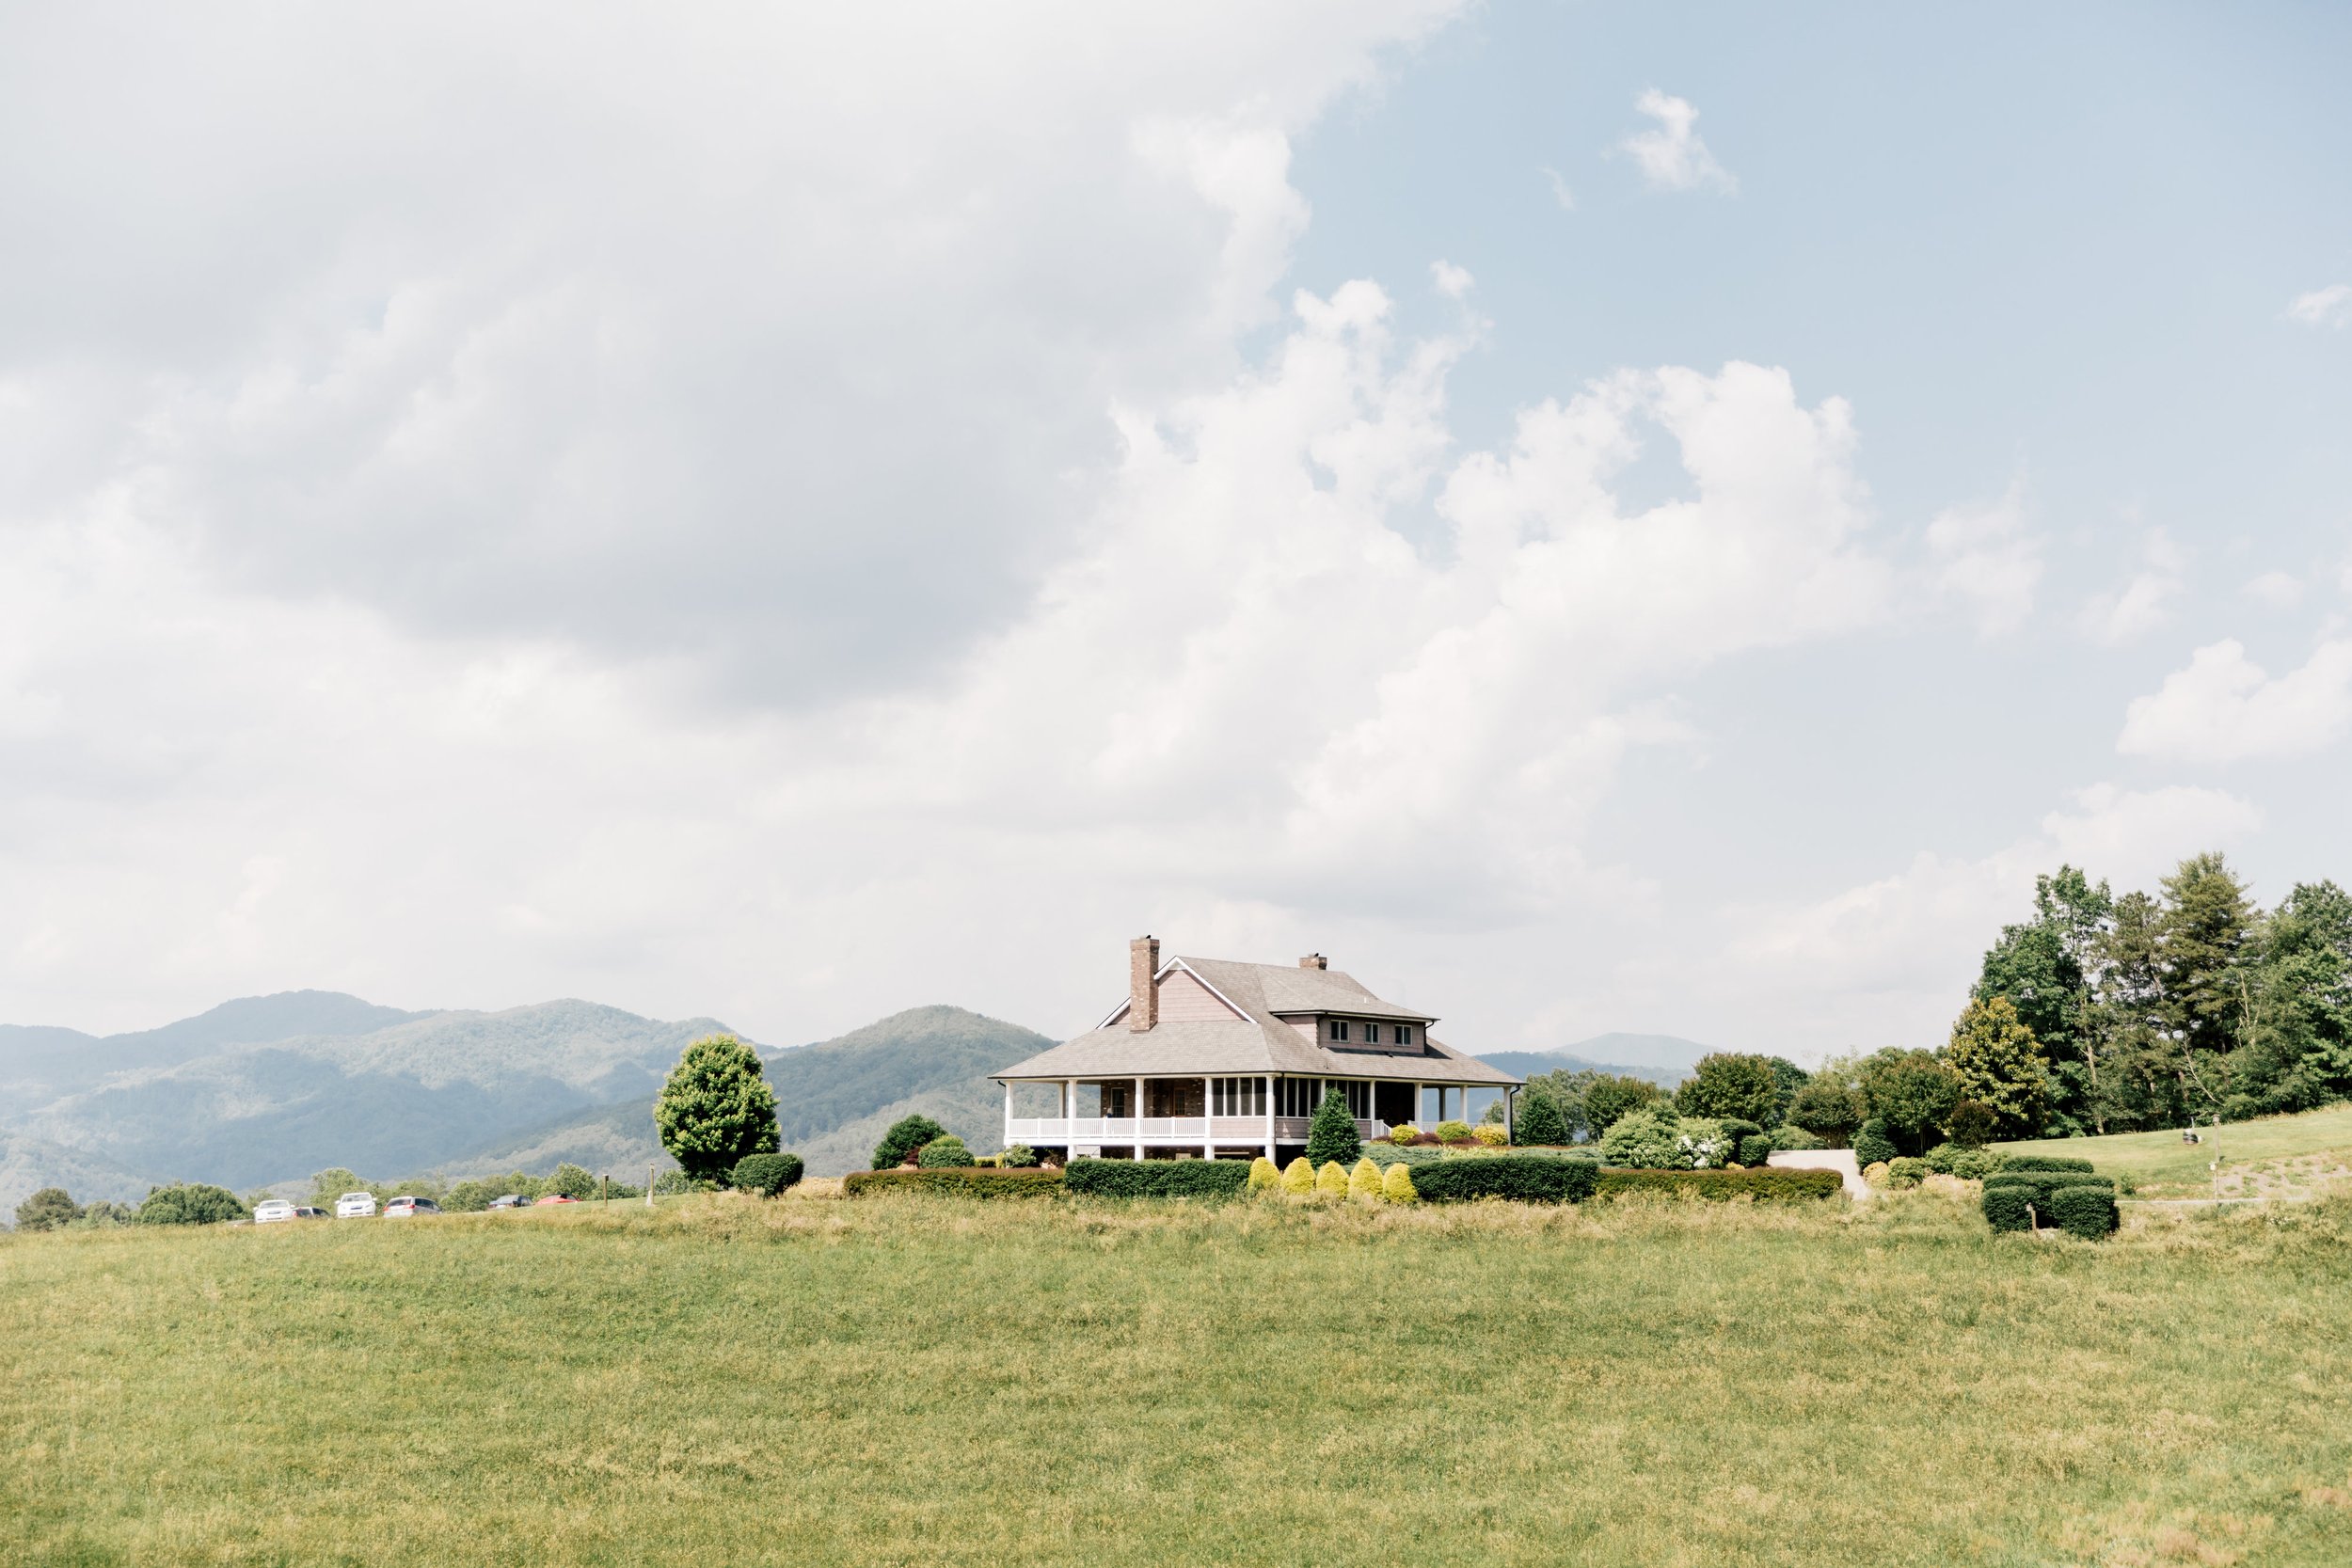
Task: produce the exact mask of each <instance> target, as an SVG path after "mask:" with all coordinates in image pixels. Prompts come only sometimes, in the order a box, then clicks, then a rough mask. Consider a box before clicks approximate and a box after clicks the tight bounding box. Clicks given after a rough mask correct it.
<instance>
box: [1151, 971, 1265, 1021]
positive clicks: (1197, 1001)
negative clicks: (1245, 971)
mask: <svg viewBox="0 0 2352 1568" xmlns="http://www.w3.org/2000/svg"><path fill="white" fill-rule="evenodd" d="M1244 1016H1245V1015H1243V1014H1241V1013H1237V1012H1235V1011H1234V1010H1233V1009H1232V1008H1231V1007H1229V1006H1226V1005H1225V1004H1224V1003H1222V1002H1219V1001H1218V1000H1217V999H1216V992H1215V991H1212V990H1209V988H1208V987H1206V986H1204V985H1202V984H1201V983H1200V981H1199V980H1198V979H1196V978H1195V977H1194V976H1192V975H1190V974H1185V973H1184V971H1183V970H1181V969H1180V970H1176V971H1175V972H1173V973H1172V974H1169V975H1168V977H1167V978H1166V979H1164V980H1162V981H1161V982H1160V1018H1161V1021H1162V1022H1168V1023H1228V1022H1232V1021H1233V1020H1235V1019H1238V1018H1242V1017H1244Z"/></svg>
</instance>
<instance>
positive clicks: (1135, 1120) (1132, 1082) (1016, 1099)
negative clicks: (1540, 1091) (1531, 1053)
mask: <svg viewBox="0 0 2352 1568" xmlns="http://www.w3.org/2000/svg"><path fill="white" fill-rule="evenodd" d="M1334 1089H1336V1090H1338V1091H1339V1093H1340V1094H1341V1095H1342V1096H1343V1098H1344V1099H1345V1100H1346V1101H1347V1108H1348V1111H1349V1112H1350V1114H1351V1115H1352V1116H1353V1117H1354V1118H1355V1122H1356V1133H1357V1136H1359V1137H1360V1138H1380V1137H1386V1136H1387V1135H1388V1133H1389V1130H1390V1129H1391V1127H1395V1126H1401V1125H1403V1124H1405V1123H1406V1122H1412V1123H1415V1124H1417V1125H1420V1126H1422V1127H1429V1126H1434V1125H1435V1124H1437V1123H1438V1122H1440V1121H1447V1120H1462V1121H1467V1120H1469V1119H1470V1109H1471V1107H1470V1104H1469V1094H1470V1089H1469V1086H1467V1085H1460V1084H1428V1083H1413V1082H1406V1081H1401V1080H1388V1079H1353V1078H1322V1077H1316V1078H1308V1077H1298V1076H1291V1075H1286V1074H1280V1073H1253V1074H1248V1075H1242V1076H1234V1075H1204V1076H1199V1077H1194V1076H1184V1077H1166V1076H1158V1077H1154V1076H1140V1077H1132V1078H1067V1079H1057V1080H1051V1079H1049V1080H1036V1079H1030V1080H1014V1079H1008V1080H1006V1081H1005V1144H1006V1147H1008V1148H1009V1147H1011V1146H1012V1145H1014V1144H1027V1145H1029V1146H1030V1147H1031V1148H1058V1149H1061V1150H1062V1151H1063V1152H1064V1154H1065V1155H1066V1156H1077V1155H1108V1156H1112V1157H1117V1156H1120V1155H1126V1156H1128V1157H1130V1158H1133V1159H1137V1160H1142V1159H1147V1158H1151V1157H1152V1156H1154V1155H1157V1156H1160V1157H1163V1158H1166V1157H1168V1156H1173V1155H1184V1154H1190V1155H1197V1156H1200V1157H1203V1158H1208V1159H1215V1158H1216V1157H1217V1156H1218V1155H1221V1154H1222V1155H1238V1156H1247V1155H1252V1154H1263V1155H1264V1156H1265V1157H1266V1158H1267V1159H1269V1160H1271V1159H1275V1158H1277V1157H1278V1151H1279V1150H1280V1149H1281V1148H1286V1147H1287V1148H1298V1147H1303V1146H1304V1145H1305V1144H1306V1142H1307V1132H1308V1125H1309V1123H1310V1122H1311V1120H1312V1118H1313V1116H1314V1110H1315V1107H1316V1106H1317V1105H1319V1104H1321V1103H1322V1101H1323V1097H1324V1095H1325V1094H1326V1093H1327V1092H1328V1091H1330V1090H1334ZM1496 1092H1497V1091H1494V1090H1491V1089H1490V1090H1488V1091H1487V1096H1486V1098H1488V1099H1492V1098H1494V1097H1495V1095H1496ZM1478 1109H1479V1110H1480V1111H1481V1112H1483V1111H1484V1109H1485V1106H1484V1105H1483V1104H1481V1105H1480V1106H1479V1107H1478Z"/></svg>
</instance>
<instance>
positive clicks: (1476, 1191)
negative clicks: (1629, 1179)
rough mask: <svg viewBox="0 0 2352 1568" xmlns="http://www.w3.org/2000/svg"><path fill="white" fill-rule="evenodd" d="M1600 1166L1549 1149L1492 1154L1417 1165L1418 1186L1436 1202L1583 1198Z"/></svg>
mask: <svg viewBox="0 0 2352 1568" xmlns="http://www.w3.org/2000/svg"><path fill="white" fill-rule="evenodd" d="M1599 1174H1600V1167H1599V1166H1598V1165H1597V1164H1594V1163H1593V1162H1592V1161H1590V1160H1561V1159H1556V1158H1553V1157H1552V1156H1549V1155H1544V1154H1490V1155H1486V1156H1483V1157H1481V1158H1479V1159H1475V1160H1440V1161H1437V1162H1436V1163H1434V1164H1417V1165H1414V1166H1413V1167H1412V1177H1411V1180H1412V1183H1413V1188H1414V1190H1415V1191H1416V1192H1417V1193H1419V1194H1420V1195H1421V1196H1422V1197H1423V1198H1425V1199H1427V1200H1428V1201H1429V1202H1432V1203H1464V1202H1468V1201H1470V1199H1473V1198H1481V1197H1500V1198H1509V1199H1513V1200H1515V1201H1518V1202H1520V1203H1579V1202H1581V1201H1582V1200H1583V1199H1585V1198H1586V1197H1589V1196H1592V1192H1593V1183H1594V1180H1595V1179H1596V1178H1597V1176H1598V1175H1599Z"/></svg>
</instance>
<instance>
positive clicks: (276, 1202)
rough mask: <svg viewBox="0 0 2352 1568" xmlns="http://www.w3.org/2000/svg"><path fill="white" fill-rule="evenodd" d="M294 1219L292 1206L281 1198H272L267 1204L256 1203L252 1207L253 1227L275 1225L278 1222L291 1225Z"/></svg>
mask: <svg viewBox="0 0 2352 1568" xmlns="http://www.w3.org/2000/svg"><path fill="white" fill-rule="evenodd" d="M293 1219H294V1204H293V1203H292V1202H290V1201H289V1200H287V1199H285V1198H282V1197H274V1198H271V1199H270V1200H269V1201H268V1202H267V1203H257V1204H255V1205H254V1206H253V1223H254V1224H255V1225H276V1224H278V1222H279V1221H280V1220H284V1221H287V1222H289V1223H291V1222H292V1221H293Z"/></svg>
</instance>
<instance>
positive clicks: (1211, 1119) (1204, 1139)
mask: <svg viewBox="0 0 2352 1568" xmlns="http://www.w3.org/2000/svg"><path fill="white" fill-rule="evenodd" d="M1200 1158H1202V1159H1203V1160H1214V1159H1216V1079H1214V1078H1203V1079H1201V1080H1200Z"/></svg>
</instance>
